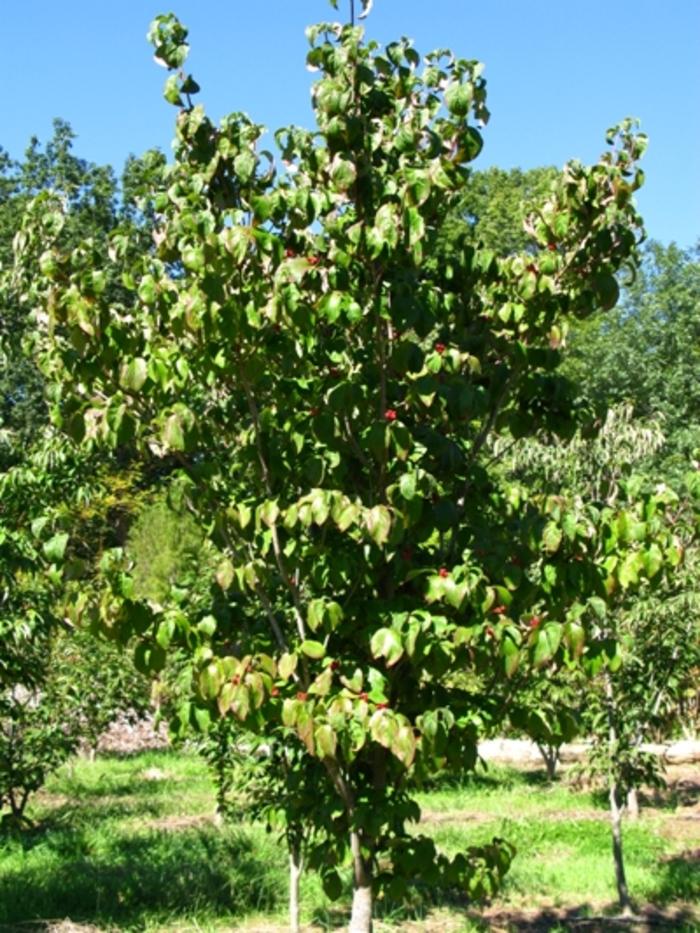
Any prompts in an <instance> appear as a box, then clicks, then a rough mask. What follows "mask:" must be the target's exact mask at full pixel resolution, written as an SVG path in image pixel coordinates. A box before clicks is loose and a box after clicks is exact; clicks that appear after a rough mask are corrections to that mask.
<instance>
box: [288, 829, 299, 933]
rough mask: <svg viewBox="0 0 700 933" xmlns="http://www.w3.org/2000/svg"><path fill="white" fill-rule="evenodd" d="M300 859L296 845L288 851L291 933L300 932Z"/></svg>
mask: <svg viewBox="0 0 700 933" xmlns="http://www.w3.org/2000/svg"><path fill="white" fill-rule="evenodd" d="M301 872H302V859H301V851H300V848H299V846H298V845H295V844H292V845H291V847H290V849H289V929H290V930H291V931H292V933H299V931H300V930H301V911H300V906H299V880H300V879H301Z"/></svg>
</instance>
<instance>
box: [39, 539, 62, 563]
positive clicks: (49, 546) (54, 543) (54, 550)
mask: <svg viewBox="0 0 700 933" xmlns="http://www.w3.org/2000/svg"><path fill="white" fill-rule="evenodd" d="M67 544H68V535H67V534H65V533H64V532H61V533H60V534H56V535H54V536H53V537H52V538H49V540H48V541H47V542H46V543H45V544H44V546H43V548H42V551H43V552H44V557H46V558H47V560H50V561H51V562H52V563H58V561H61V560H63V555H64V554H65V553H66V546H67Z"/></svg>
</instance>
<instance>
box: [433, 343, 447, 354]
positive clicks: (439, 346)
mask: <svg viewBox="0 0 700 933" xmlns="http://www.w3.org/2000/svg"><path fill="white" fill-rule="evenodd" d="M446 349H447V347H446V346H445V344H444V343H436V344H435V352H436V353H444V352H445V350H446Z"/></svg>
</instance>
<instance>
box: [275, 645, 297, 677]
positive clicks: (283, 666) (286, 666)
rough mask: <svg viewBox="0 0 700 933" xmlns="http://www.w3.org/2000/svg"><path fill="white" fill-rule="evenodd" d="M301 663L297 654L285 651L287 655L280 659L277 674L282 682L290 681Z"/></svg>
mask: <svg viewBox="0 0 700 933" xmlns="http://www.w3.org/2000/svg"><path fill="white" fill-rule="evenodd" d="M298 663H299V657H298V655H296V654H290V653H289V652H287V651H285V653H284V654H283V655H282V656H281V658H280V659H279V662H278V664H277V673H278V675H279V677H280V679H281V680H289V678H290V677H291V676H292V674H293V673H294V671H296V669H297V664H298Z"/></svg>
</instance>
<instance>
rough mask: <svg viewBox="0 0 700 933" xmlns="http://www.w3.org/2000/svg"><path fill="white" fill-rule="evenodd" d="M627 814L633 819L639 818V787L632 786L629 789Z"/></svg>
mask: <svg viewBox="0 0 700 933" xmlns="http://www.w3.org/2000/svg"><path fill="white" fill-rule="evenodd" d="M626 807H627V815H628V816H629V818H630V819H631V820H638V819H639V796H638V795H637V788H636V787H630V789H629V790H628V791H627V804H626Z"/></svg>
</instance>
